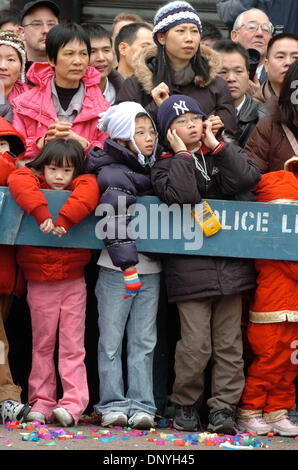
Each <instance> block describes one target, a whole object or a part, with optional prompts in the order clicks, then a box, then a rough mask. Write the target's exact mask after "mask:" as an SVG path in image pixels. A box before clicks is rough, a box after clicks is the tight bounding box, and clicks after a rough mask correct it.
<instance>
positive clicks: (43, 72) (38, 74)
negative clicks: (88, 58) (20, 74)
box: [26, 62, 101, 87]
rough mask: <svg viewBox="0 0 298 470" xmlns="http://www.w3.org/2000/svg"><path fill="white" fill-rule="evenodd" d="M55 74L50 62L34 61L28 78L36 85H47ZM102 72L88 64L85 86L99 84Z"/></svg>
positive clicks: (83, 80)
mask: <svg viewBox="0 0 298 470" xmlns="http://www.w3.org/2000/svg"><path fill="white" fill-rule="evenodd" d="M53 75H55V70H54V69H53V67H52V66H51V65H50V64H49V63H48V62H34V63H33V64H32V65H31V67H30V69H29V70H28V72H27V75H26V76H27V79H28V80H29V81H30V82H31V83H33V84H34V85H36V86H40V87H45V86H46V85H47V83H48V81H49V80H50V79H51V78H52V77H53ZM100 80H101V74H100V73H99V72H98V71H97V70H96V69H95V68H94V67H90V66H88V67H87V69H86V72H85V75H84V76H83V78H82V82H83V83H84V85H85V86H91V85H98V84H99V82H100Z"/></svg>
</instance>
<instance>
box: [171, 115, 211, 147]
mask: <svg viewBox="0 0 298 470" xmlns="http://www.w3.org/2000/svg"><path fill="white" fill-rule="evenodd" d="M170 129H171V130H174V129H176V132H177V135H178V137H180V139H181V140H182V141H183V142H184V144H185V145H186V148H187V150H193V149H194V148H195V147H197V146H198V144H199V141H200V139H201V136H202V132H203V121H202V116H200V115H199V114H194V113H185V114H183V115H181V116H178V117H176V118H175V119H174V121H173V122H172V124H171V126H170Z"/></svg>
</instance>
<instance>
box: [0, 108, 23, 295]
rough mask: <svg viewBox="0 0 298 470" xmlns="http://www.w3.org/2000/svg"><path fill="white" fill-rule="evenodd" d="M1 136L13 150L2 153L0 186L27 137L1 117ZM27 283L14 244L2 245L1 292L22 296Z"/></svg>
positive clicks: (12, 169) (13, 164) (4, 181)
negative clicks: (17, 260) (17, 259)
mask: <svg viewBox="0 0 298 470" xmlns="http://www.w3.org/2000/svg"><path fill="white" fill-rule="evenodd" d="M0 137H5V138H6V139H7V140H8V141H9V142H10V148H11V150H12V151H14V153H13V152H5V153H3V154H1V153H0V186H7V179H8V177H9V175H10V174H11V173H12V172H13V171H14V170H15V169H16V163H15V160H16V155H19V154H20V153H22V152H24V151H25V139H24V138H23V137H22V136H21V134H19V133H18V132H17V131H16V130H15V128H14V127H13V126H12V125H11V124H10V123H9V122H8V121H6V119H4V118H1V117H0ZM24 291H25V283H24V279H23V276H22V273H21V270H20V269H19V268H18V266H17V263H16V250H15V247H14V246H10V245H0V294H6V295H11V294H13V295H16V296H20V295H21V294H23V292H24Z"/></svg>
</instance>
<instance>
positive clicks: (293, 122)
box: [278, 59, 298, 138]
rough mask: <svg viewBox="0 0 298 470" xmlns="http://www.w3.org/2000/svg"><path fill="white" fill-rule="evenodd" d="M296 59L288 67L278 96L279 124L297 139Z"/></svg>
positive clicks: (297, 66)
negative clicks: (284, 126)
mask: <svg viewBox="0 0 298 470" xmlns="http://www.w3.org/2000/svg"><path fill="white" fill-rule="evenodd" d="M297 86H298V59H296V60H295V62H293V64H292V65H291V66H290V67H289V69H288V71H287V73H286V75H285V78H284V81H283V84H282V87H281V91H280V95H279V99H278V104H279V109H280V115H281V122H283V123H284V124H286V126H288V127H289V128H290V129H291V131H292V132H293V133H294V134H295V136H296V138H298V125H297V123H298V103H297V98H298V96H297V94H298V91H297Z"/></svg>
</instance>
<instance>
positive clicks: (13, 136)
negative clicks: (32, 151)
mask: <svg viewBox="0 0 298 470" xmlns="http://www.w3.org/2000/svg"><path fill="white" fill-rule="evenodd" d="M0 137H3V138H5V139H6V140H7V141H8V142H9V144H10V153H12V154H14V155H15V156H16V157H18V156H19V155H20V154H21V153H23V152H25V150H26V143H25V139H24V137H23V136H22V135H21V134H20V133H19V132H18V131H17V130H16V129H15V128H14V127H13V126H12V125H11V124H10V123H9V122H8V121H7V120H6V119H4V118H2V117H0Z"/></svg>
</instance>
